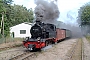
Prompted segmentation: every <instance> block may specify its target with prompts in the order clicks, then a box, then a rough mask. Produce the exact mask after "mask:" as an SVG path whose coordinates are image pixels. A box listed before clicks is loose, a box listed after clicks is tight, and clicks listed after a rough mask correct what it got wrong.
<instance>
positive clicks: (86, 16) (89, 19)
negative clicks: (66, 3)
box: [78, 3, 90, 26]
mask: <svg viewBox="0 0 90 60" xmlns="http://www.w3.org/2000/svg"><path fill="white" fill-rule="evenodd" d="M78 21H79V24H80V25H81V26H83V25H90V3H87V4H85V5H83V6H82V7H81V8H80V9H79V12H78Z"/></svg>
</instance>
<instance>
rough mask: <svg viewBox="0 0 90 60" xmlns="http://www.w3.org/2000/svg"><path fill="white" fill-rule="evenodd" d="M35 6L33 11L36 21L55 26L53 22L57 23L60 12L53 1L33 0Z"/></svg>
mask: <svg viewBox="0 0 90 60" xmlns="http://www.w3.org/2000/svg"><path fill="white" fill-rule="evenodd" d="M56 1H57V0H56ZM35 4H36V5H37V6H36V7H35V10H34V13H35V16H36V21H41V22H44V23H51V24H56V23H54V22H55V21H57V18H58V17H59V14H60V12H59V10H58V6H57V5H56V4H55V3H54V1H51V2H48V1H46V0H35Z"/></svg>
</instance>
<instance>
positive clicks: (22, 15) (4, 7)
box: [0, 0, 34, 37]
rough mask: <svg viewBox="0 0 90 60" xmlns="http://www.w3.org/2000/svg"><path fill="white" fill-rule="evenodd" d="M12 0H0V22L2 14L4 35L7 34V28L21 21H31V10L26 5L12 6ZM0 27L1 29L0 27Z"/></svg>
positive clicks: (8, 33) (8, 32)
mask: <svg viewBox="0 0 90 60" xmlns="http://www.w3.org/2000/svg"><path fill="white" fill-rule="evenodd" d="M12 2H13V1H12V0H0V23H1V20H2V14H3V15H4V35H5V37H6V36H9V35H10V30H9V28H10V27H12V26H15V25H17V24H20V23H23V22H32V21H33V19H34V17H33V11H32V9H27V8H26V7H23V5H22V6H20V5H15V4H14V6H12V5H11V4H12ZM1 29H3V28H2V27H1Z"/></svg>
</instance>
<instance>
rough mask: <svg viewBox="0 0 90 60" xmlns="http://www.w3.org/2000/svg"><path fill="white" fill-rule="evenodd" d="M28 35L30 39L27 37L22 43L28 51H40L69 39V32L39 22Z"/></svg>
mask: <svg viewBox="0 0 90 60" xmlns="http://www.w3.org/2000/svg"><path fill="white" fill-rule="evenodd" d="M30 33H31V38H29V37H27V38H26V39H25V40H24V41H23V45H24V46H25V47H26V48H27V49H28V50H30V51H32V50H36V49H41V48H43V47H46V46H48V45H49V44H53V43H55V44H57V42H58V41H61V40H63V39H65V38H69V37H71V31H70V30H67V29H59V28H56V26H55V25H53V24H49V23H47V24H45V23H42V22H40V21H36V23H35V24H34V25H33V26H32V27H31V29H30Z"/></svg>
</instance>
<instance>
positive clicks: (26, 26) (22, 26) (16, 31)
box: [10, 23, 31, 38]
mask: <svg viewBox="0 0 90 60" xmlns="http://www.w3.org/2000/svg"><path fill="white" fill-rule="evenodd" d="M30 29H31V25H29V24H25V23H22V24H19V25H16V26H13V27H11V28H10V33H12V32H14V37H20V38H25V37H31V34H30ZM20 30H26V34H20Z"/></svg>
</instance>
